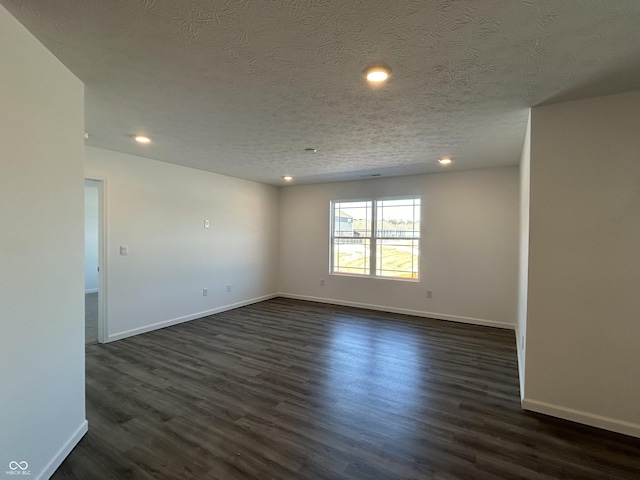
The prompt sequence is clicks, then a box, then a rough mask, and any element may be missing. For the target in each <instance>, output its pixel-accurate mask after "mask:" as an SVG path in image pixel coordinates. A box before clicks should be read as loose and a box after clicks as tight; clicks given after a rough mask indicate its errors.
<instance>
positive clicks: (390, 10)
mask: <svg viewBox="0 0 640 480" xmlns="http://www.w3.org/2000/svg"><path fill="white" fill-rule="evenodd" d="M0 2H1V3H2V4H3V5H4V6H5V7H6V8H7V9H8V10H9V11H10V12H11V13H12V14H13V15H14V16H16V17H17V18H18V20H20V21H21V22H22V23H23V24H24V25H25V26H26V27H27V28H28V29H29V30H30V31H31V32H32V33H33V34H34V35H35V36H36V37H38V38H39V39H40V41H41V42H42V43H44V44H45V45H46V46H47V47H48V48H49V49H50V50H51V51H52V52H53V53H54V54H55V55H56V56H57V57H58V58H59V59H60V60H61V61H62V62H63V63H64V64H65V65H67V67H68V68H69V69H70V70H71V71H73V72H74V73H75V74H76V75H77V76H78V77H79V78H80V79H81V80H82V81H83V82H84V83H85V86H86V130H87V131H88V132H90V133H91V136H90V137H89V139H88V140H87V144H88V145H92V146H96V147H101V148H106V149H111V150H116V151H120V152H125V153H132V154H136V155H141V156H145V157H149V158H154V159H157V160H162V161H167V162H171V163H177V164H181V165H186V166H190V167H195V168H199V169H203V170H209V171H213V172H218V173H222V174H226V175H231V176H235V177H241V178H246V179H250V180H256V181H259V182H265V183H271V184H275V185H281V184H282V183H283V182H282V180H281V177H282V176H283V175H285V174H291V175H293V176H294V177H295V183H312V182H320V181H334V180H348V179H357V178H361V177H362V176H366V175H370V174H382V175H384V176H387V175H388V176H391V175H410V174H417V173H428V172H435V171H440V170H441V169H442V168H443V167H440V166H439V165H438V164H437V162H436V160H437V158H439V157H441V156H451V157H452V158H453V159H454V161H455V163H454V164H453V165H452V166H451V167H448V168H449V169H472V168H487V167H496V166H503V165H514V164H517V162H518V160H519V156H520V150H521V148H522V142H523V138H524V132H525V126H526V120H527V108H528V107H530V106H533V105H538V104H541V103H547V102H554V101H560V100H567V99H575V98H581V97H587V96H593V95H601V94H607V93H617V92H622V91H626V90H633V89H639V88H640V35H639V34H638V32H639V31H640V1H638V0H607V1H605V0H466V1H465V0H431V1H427V0H348V1H347V0H220V1H216V0H182V1H176V0H137V1H134V0H0ZM380 63H381V64H386V65H388V66H390V67H391V68H392V70H393V75H392V77H391V79H390V80H389V82H388V83H387V84H385V85H384V86H383V87H379V88H371V87H370V86H368V85H367V84H366V82H365V81H364V79H363V76H362V71H363V70H364V68H365V67H366V66H368V65H370V64H380ZM6 93H7V92H4V93H3V94H6ZM141 132H143V133H147V134H148V135H149V136H151V137H152V138H153V143H152V144H151V145H149V146H140V145H137V144H134V142H133V141H132V135H134V134H136V133H141ZM307 147H313V148H317V149H318V152H317V153H315V154H309V153H304V151H303V150H304V149H305V148H307Z"/></svg>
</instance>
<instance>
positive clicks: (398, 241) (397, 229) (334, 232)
mask: <svg viewBox="0 0 640 480" xmlns="http://www.w3.org/2000/svg"><path fill="white" fill-rule="evenodd" d="M331 209H332V229H331V273H338V274H350V275H368V276H377V277H391V278H407V279H417V278H418V274H419V268H418V265H419V261H418V258H419V243H420V197H396V198H385V199H380V200H340V201H334V202H332V204H331Z"/></svg>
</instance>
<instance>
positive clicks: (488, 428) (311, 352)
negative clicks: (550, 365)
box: [53, 298, 640, 480]
mask: <svg viewBox="0 0 640 480" xmlns="http://www.w3.org/2000/svg"><path fill="white" fill-rule="evenodd" d="M86 348H87V364H86V371H87V418H88V420H89V433H88V434H87V435H86V436H85V437H84V438H83V439H82V441H81V442H80V443H79V444H78V445H77V446H76V448H75V449H74V450H73V452H72V453H71V454H70V455H69V457H68V458H67V459H66V460H65V462H64V463H63V464H62V465H61V467H60V468H59V469H58V471H57V472H56V474H55V475H54V477H53V478H54V479H56V480H62V479H109V480H115V479H126V478H136V479H151V478H166V479H174V478H175V479H260V480H271V479H383V480H396V479H439V480H454V479H459V480H475V479H487V480H489V479H491V480H498V479H607V480H611V479H616V480H621V479H639V478H640V440H639V439H634V438H631V437H625V436H623V435H616V434H612V433H608V432H605V431H601V430H598V429H594V428H589V427H585V426H581V425H578V424H574V423H570V422H565V421H562V420H558V419H554V418H551V417H546V416H542V415H535V414H531V413H526V412H524V411H522V410H521V408H520V403H519V394H518V371H517V364H516V350H515V337H514V334H513V332H512V331H506V330H499V329H492V328H486V327H476V326H469V325H462V324H456V323H451V322H444V321H437V320H428V319H422V318H414V317H409V316H403V315H395V314H387V313H379V312H372V311H367V310H359V309H355V308H346V307H337V306H331V305H323V304H318V303H309V302H302V301H296V300H288V299H283V298H278V299H274V300H270V301H266V302H263V303H259V304H256V305H251V306H248V307H244V308H239V309H236V310H233V311H229V312H225V313H222V314H218V315H215V316H211V317H207V318H204V319H201V320H197V321H193V322H189V323H185V324H181V325H178V326H175V327H171V328H166V329H163V330H158V331H155V332H151V333H147V334H144V335H140V336H137V337H133V338H129V339H126V340H121V341H118V342H114V343H111V344H106V345H87V347H86Z"/></svg>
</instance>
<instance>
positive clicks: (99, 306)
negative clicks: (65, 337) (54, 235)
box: [84, 179, 106, 344]
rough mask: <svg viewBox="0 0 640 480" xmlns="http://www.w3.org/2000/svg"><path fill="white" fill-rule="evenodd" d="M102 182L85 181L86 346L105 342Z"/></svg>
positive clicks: (94, 180)
mask: <svg viewBox="0 0 640 480" xmlns="http://www.w3.org/2000/svg"><path fill="white" fill-rule="evenodd" d="M103 205H104V181H103V180H96V179H85V182H84V299H85V344H90V343H98V342H100V343H104V341H105V338H106V335H105V326H106V325H105V323H106V322H105V320H106V308H105V307H106V305H105V303H106V302H105V298H106V297H105V291H104V290H105V274H106V272H105V268H104V265H105V263H106V262H104V252H105V249H104V238H105V232H104V214H103V212H104V208H103Z"/></svg>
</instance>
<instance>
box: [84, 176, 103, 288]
mask: <svg viewBox="0 0 640 480" xmlns="http://www.w3.org/2000/svg"><path fill="white" fill-rule="evenodd" d="M98 191H99V190H98V185H97V182H95V181H93V180H85V182H84V292H85V293H93V292H97V291H98V248H99V241H98V231H99V230H98V198H99V197H98Z"/></svg>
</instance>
